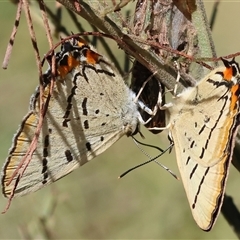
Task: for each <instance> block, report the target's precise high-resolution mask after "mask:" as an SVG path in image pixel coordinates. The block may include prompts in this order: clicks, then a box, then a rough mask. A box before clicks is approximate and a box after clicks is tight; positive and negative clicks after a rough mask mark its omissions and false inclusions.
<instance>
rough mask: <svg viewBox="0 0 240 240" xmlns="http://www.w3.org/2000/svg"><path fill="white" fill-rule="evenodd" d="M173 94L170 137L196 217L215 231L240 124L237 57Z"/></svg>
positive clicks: (205, 226)
mask: <svg viewBox="0 0 240 240" xmlns="http://www.w3.org/2000/svg"><path fill="white" fill-rule="evenodd" d="M223 63H224V65H225V67H224V66H222V67H219V68H216V69H215V70H213V71H212V72H210V73H209V74H208V75H207V76H206V77H204V78H203V79H202V80H201V81H199V82H198V83H197V84H196V86H194V87H190V88H187V89H186V90H185V91H183V92H182V93H181V94H179V95H177V97H176V98H174V99H173V104H172V107H169V108H168V109H167V110H166V115H167V117H168V121H167V122H169V125H168V127H169V136H170V138H171V139H172V141H173V142H174V146H175V151H176V157H177V163H178V167H179V171H180V174H181V178H182V181H183V185H184V188H185V191H186V194H187V198H188V201H189V204H190V208H191V210H192V214H193V217H194V219H195V221H196V222H197V224H198V225H199V227H200V228H202V229H203V230H205V231H209V230H211V228H212V227H213V225H214V223H215V221H216V219H217V217H218V214H219V211H220V209H221V206H222V202H223V197H224V192H225V186H226V180H227V177H228V171H229V164H230V163H231V159H232V153H233V148H234V144H235V135H236V132H237V129H238V125H239V119H238V118H239V110H240V105H239V94H240V73H239V72H240V70H239V66H238V63H236V62H235V60H234V59H233V60H232V61H227V60H225V59H223Z"/></svg>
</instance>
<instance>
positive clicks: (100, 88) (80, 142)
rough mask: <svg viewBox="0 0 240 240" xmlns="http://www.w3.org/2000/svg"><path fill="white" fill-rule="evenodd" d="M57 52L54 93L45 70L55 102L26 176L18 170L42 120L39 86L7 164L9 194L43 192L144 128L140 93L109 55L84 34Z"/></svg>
mask: <svg viewBox="0 0 240 240" xmlns="http://www.w3.org/2000/svg"><path fill="white" fill-rule="evenodd" d="M55 56H56V72H57V77H56V79H55V82H54V87H53V91H52V93H50V92H51V86H50V85H51V84H50V83H51V78H52V74H51V72H52V69H51V68H50V69H48V70H47V72H46V73H45V74H43V89H44V90H43V99H44V100H45V102H46V101H49V102H48V108H47V110H46V114H45V116H44V118H43V123H42V128H41V131H40V135H39V137H38V141H37V147H36V150H35V151H34V153H33V155H32V156H31V161H30V162H29V165H28V166H27V168H26V169H25V171H24V172H23V174H22V175H21V176H20V174H18V172H20V171H22V169H23V168H24V167H25V163H24V164H23V165H20V162H21V161H22V159H23V157H24V156H25V155H26V154H27V151H28V149H29V147H30V144H31V142H32V140H33V138H34V137H35V132H36V129H37V126H38V123H39V116H40V88H39V87H38V88H37V90H36V92H35V93H34V94H33V96H32V97H31V101H30V110H29V112H28V113H27V115H26V116H25V117H24V118H23V121H22V123H21V124H20V127H19V129H18V131H17V133H16V134H15V136H14V138H13V144H12V147H11V149H10V151H9V156H8V158H7V160H6V162H5V164H4V166H3V169H2V193H3V195H4V196H5V197H8V198H12V197H17V196H22V195H25V194H28V193H31V192H34V191H37V190H38V189H40V188H42V187H44V186H46V185H48V184H50V183H52V182H55V181H57V180H58V179H60V178H62V177H64V176H65V175H67V174H69V173H71V172H72V171H73V170H74V169H76V168H78V167H80V166H82V165H83V164H85V163H87V162H88V161H90V160H91V159H93V158H95V157H96V156H98V155H99V154H101V153H102V152H104V151H105V150H106V149H107V148H109V147H110V146H111V145H112V144H113V143H115V142H116V141H117V140H118V139H119V138H121V137H122V136H124V135H127V136H130V135H134V134H135V133H137V132H138V130H139V112H138V110H137V109H138V106H137V104H136V103H135V102H134V101H133V98H134V96H135V95H134V94H133V93H132V91H131V90H130V89H129V88H128V87H127V85H126V84H125V83H124V80H123V78H122V76H121V75H120V74H119V72H118V71H117V69H116V68H115V67H114V66H113V65H112V64H111V63H110V62H109V60H107V59H106V58H105V57H103V56H102V55H100V54H99V53H97V52H96V50H95V49H93V47H92V46H89V45H88V44H86V42H85V41H84V40H82V39H81V38H73V39H71V40H68V41H65V42H64V43H63V44H62V46H61V51H59V52H57V53H56V55H55ZM19 166H20V168H19ZM18 168H19V169H18ZM16 171H17V172H16ZM15 173H16V174H15ZM13 174H14V175H13Z"/></svg>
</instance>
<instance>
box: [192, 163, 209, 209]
mask: <svg viewBox="0 0 240 240" xmlns="http://www.w3.org/2000/svg"><path fill="white" fill-rule="evenodd" d="M209 169H210V167H208V168H207V169H206V171H205V173H204V175H203V177H202V179H201V182H200V183H199V186H198V190H197V193H196V195H195V198H194V202H193V204H192V208H193V209H194V208H195V207H196V203H197V199H198V195H199V193H200V191H201V187H202V185H203V183H204V179H205V177H206V175H207V173H208V171H209Z"/></svg>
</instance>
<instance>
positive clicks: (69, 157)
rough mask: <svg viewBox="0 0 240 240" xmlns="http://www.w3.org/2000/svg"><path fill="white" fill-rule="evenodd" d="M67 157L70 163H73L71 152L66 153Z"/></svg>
mask: <svg viewBox="0 0 240 240" xmlns="http://www.w3.org/2000/svg"><path fill="white" fill-rule="evenodd" d="M65 156H66V159H67V161H68V162H71V161H72V160H73V156H72V153H71V151H70V150H66V151H65Z"/></svg>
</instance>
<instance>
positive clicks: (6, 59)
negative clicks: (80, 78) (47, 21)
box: [2, 0, 23, 69]
mask: <svg viewBox="0 0 240 240" xmlns="http://www.w3.org/2000/svg"><path fill="white" fill-rule="evenodd" d="M22 4H23V2H22V0H20V1H19V2H18V7H17V13H16V18H15V23H14V27H13V30H12V34H11V37H10V40H9V42H8V46H7V50H6V53H5V56H4V59H3V63H2V68H3V69H7V66H8V62H9V59H10V57H11V53H12V49H13V44H14V40H15V36H16V34H17V29H18V26H19V23H20V18H21V13H22Z"/></svg>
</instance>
